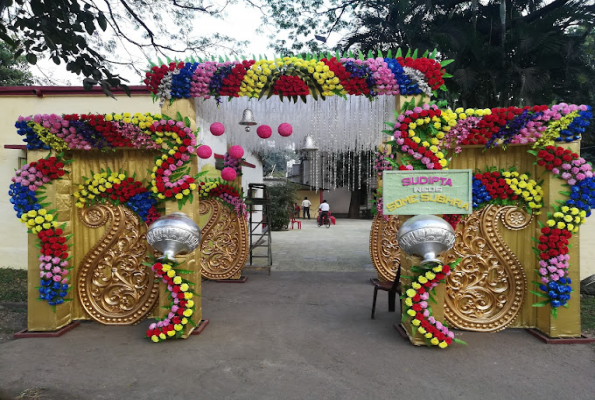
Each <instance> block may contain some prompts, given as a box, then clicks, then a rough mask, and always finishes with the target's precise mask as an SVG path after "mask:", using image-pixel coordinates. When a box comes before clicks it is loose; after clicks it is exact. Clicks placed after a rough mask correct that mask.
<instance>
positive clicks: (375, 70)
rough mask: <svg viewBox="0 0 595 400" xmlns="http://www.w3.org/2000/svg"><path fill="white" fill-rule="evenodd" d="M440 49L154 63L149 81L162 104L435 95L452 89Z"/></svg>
mask: <svg viewBox="0 0 595 400" xmlns="http://www.w3.org/2000/svg"><path fill="white" fill-rule="evenodd" d="M435 55H436V51H434V52H432V53H431V54H429V53H428V52H426V53H425V54H424V55H423V56H422V57H420V58H418V57H417V51H415V52H414V53H413V54H411V53H410V52H408V53H407V54H406V55H405V57H403V56H402V54H401V50H398V51H397V53H396V56H395V58H393V56H392V51H389V52H388V54H387V56H386V57H384V56H383V55H382V53H381V52H378V55H377V57H374V55H373V54H372V53H371V52H370V53H368V57H367V58H366V57H364V55H363V54H361V53H360V54H359V57H357V56H356V57H354V55H353V54H351V53H350V54H344V55H341V54H339V53H337V54H336V56H335V57H333V56H332V55H331V54H326V55H323V54H321V55H319V56H316V55H306V56H305V57H303V58H302V57H279V58H277V59H275V60H262V59H261V60H258V61H257V60H243V61H229V60H227V61H224V60H223V59H220V61H219V62H215V61H205V62H203V61H202V60H200V62H196V61H195V60H194V59H191V60H189V61H186V62H169V64H167V65H166V64H164V63H163V62H162V61H159V64H160V65H154V64H153V65H152V67H151V70H150V71H148V72H146V77H145V80H144V83H145V85H147V89H148V90H149V91H150V92H151V93H153V95H155V96H156V97H158V98H160V99H161V100H175V99H181V98H188V97H203V98H210V97H215V98H216V99H217V101H220V98H221V97H222V96H228V97H229V98H233V97H241V96H247V97H255V98H261V97H263V96H265V95H266V96H269V97H270V96H272V95H278V96H280V97H281V98H283V97H288V98H291V99H293V100H294V101H297V99H298V98H301V99H302V100H303V101H306V96H308V95H312V97H313V98H314V99H315V100H318V97H319V96H320V98H322V99H324V98H325V97H328V96H334V95H338V96H346V95H347V94H349V95H354V96H366V97H368V98H369V99H373V98H375V97H376V96H379V95H398V94H403V95H416V94H421V93H423V94H425V95H427V96H430V95H432V92H433V91H435V90H439V89H440V90H446V87H445V86H444V78H447V77H450V76H451V75H449V74H446V72H445V71H444V69H443V67H444V66H446V65H448V64H449V63H450V61H443V62H442V63H440V62H438V61H436V60H435V59H434V57H435Z"/></svg>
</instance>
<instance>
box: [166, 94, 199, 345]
mask: <svg viewBox="0 0 595 400" xmlns="http://www.w3.org/2000/svg"><path fill="white" fill-rule="evenodd" d="M178 112H179V113H180V114H181V115H182V118H185V117H187V118H189V119H190V128H191V129H192V130H193V131H195V130H196V122H195V116H196V114H195V109H194V100H188V99H181V100H176V101H174V102H173V103H172V104H171V105H170V104H168V103H166V104H165V105H164V106H163V107H162V108H161V113H162V114H164V115H167V116H169V117H170V118H173V119H175V118H176V116H177V114H178ZM197 140H198V138H197ZM197 173H198V161H197V160H196V157H195V158H194V161H193V162H192V164H191V165H190V172H189V175H190V176H193V175H196V174H197ZM198 203H199V200H198V195H197V194H195V195H194V200H193V201H192V203H190V202H187V203H186V204H185V205H184V206H183V207H182V209H179V207H178V202H177V201H167V202H166V203H165V214H166V215H167V214H171V213H173V212H176V211H178V212H183V213H184V214H186V215H188V217H190V218H191V219H192V220H194V221H196V222H197V223H198V221H199V211H198V210H199V207H198ZM200 257H201V255H200V251H199V249H198V248H197V249H196V250H194V251H193V252H192V253H189V254H186V255H183V256H177V257H176V260H177V261H178V262H181V263H182V262H183V263H184V264H183V265H182V266H181V268H182V269H185V270H188V271H192V273H190V274H187V275H185V276H184V277H185V278H186V279H188V280H189V281H190V282H192V283H194V286H193V287H192V288H193V291H194V293H195V296H194V298H193V300H194V304H195V311H194V314H193V315H192V318H191V319H192V321H193V322H194V324H192V323H190V324H186V326H185V328H184V335H183V336H182V337H183V338H187V337H188V336H189V335H190V334H191V333H192V331H193V330H194V328H195V325H196V326H198V324H200V321H201V320H202V299H201V291H202V290H201V280H202V279H201V268H200ZM166 292H167V285H166V284H164V283H163V282H161V283H160V284H159V294H160V296H159V307H160V308H159V317H161V318H165V317H166V316H167V314H168V309H166V308H161V307H163V306H164V307H168V308H169V304H170V300H169V298H167V296H166V295H164V293H166Z"/></svg>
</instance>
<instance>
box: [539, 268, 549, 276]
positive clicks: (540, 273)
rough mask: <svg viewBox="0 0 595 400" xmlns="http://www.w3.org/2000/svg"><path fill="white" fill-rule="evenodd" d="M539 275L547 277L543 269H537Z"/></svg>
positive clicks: (545, 270)
mask: <svg viewBox="0 0 595 400" xmlns="http://www.w3.org/2000/svg"><path fill="white" fill-rule="evenodd" d="M539 275H542V276H543V275H547V269H545V268H539Z"/></svg>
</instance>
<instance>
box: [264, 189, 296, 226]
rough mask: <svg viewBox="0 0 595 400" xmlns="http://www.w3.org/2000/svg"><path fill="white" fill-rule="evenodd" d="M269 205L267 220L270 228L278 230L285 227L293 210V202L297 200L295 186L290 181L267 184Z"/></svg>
mask: <svg viewBox="0 0 595 400" xmlns="http://www.w3.org/2000/svg"><path fill="white" fill-rule="evenodd" d="M269 195H270V197H271V205H270V207H269V212H270V215H269V216H268V220H269V222H270V226H271V229H272V230H274V231H278V230H281V229H284V228H286V227H287V225H288V223H289V220H290V219H291V213H292V212H293V204H294V203H296V202H297V188H296V186H295V185H294V184H292V183H291V182H287V183H285V184H283V185H274V186H269Z"/></svg>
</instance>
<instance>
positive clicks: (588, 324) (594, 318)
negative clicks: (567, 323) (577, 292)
mask: <svg viewBox="0 0 595 400" xmlns="http://www.w3.org/2000/svg"><path fill="white" fill-rule="evenodd" d="M581 325H582V328H583V332H584V333H589V335H590V336H595V296H585V295H583V298H582V299H581Z"/></svg>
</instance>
